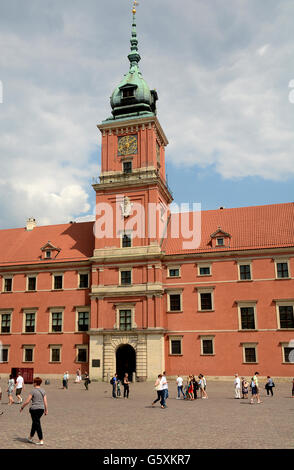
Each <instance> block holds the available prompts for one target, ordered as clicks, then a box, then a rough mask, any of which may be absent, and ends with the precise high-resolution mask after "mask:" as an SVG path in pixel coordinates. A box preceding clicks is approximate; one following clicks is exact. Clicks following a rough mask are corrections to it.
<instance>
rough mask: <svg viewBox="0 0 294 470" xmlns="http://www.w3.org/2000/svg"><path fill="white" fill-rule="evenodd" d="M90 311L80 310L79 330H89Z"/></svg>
mask: <svg viewBox="0 0 294 470" xmlns="http://www.w3.org/2000/svg"><path fill="white" fill-rule="evenodd" d="M88 329H89V312H78V331H88Z"/></svg>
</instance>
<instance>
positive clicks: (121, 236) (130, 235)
mask: <svg viewBox="0 0 294 470" xmlns="http://www.w3.org/2000/svg"><path fill="white" fill-rule="evenodd" d="M124 235H128V237H130V239H131V246H126V247H124V246H123V237H124ZM132 247H133V230H121V231H120V248H122V249H123V250H127V249H128V248H132ZM122 271H127V269H123V270H122Z"/></svg>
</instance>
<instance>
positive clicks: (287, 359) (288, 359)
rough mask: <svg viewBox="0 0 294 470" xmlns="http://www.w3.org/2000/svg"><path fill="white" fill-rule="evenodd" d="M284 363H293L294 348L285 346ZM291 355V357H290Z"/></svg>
mask: <svg viewBox="0 0 294 470" xmlns="http://www.w3.org/2000/svg"><path fill="white" fill-rule="evenodd" d="M283 349H284V362H291V363H293V360H294V347H292V348H291V347H289V346H284V347H283ZM290 355H291V356H290Z"/></svg>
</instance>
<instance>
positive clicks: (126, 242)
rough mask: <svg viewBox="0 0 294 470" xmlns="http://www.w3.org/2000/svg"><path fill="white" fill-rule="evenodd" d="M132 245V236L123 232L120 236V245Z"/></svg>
mask: <svg viewBox="0 0 294 470" xmlns="http://www.w3.org/2000/svg"><path fill="white" fill-rule="evenodd" d="M131 246H132V237H131V235H129V234H128V233H124V234H123V236H122V247H123V248H131Z"/></svg>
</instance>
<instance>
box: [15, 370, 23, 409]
mask: <svg viewBox="0 0 294 470" xmlns="http://www.w3.org/2000/svg"><path fill="white" fill-rule="evenodd" d="M22 389H24V379H23V377H22V375H21V373H20V372H18V374H17V379H16V386H15V395H16V398H17V402H16V403H22V397H21V392H22Z"/></svg>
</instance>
